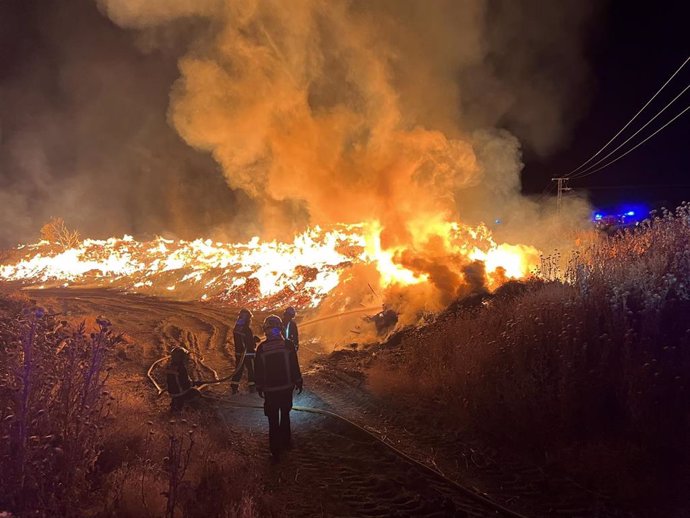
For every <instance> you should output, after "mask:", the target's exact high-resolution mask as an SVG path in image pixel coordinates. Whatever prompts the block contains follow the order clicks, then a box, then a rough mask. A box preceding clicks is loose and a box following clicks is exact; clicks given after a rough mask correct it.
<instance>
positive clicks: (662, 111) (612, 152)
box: [570, 85, 690, 180]
mask: <svg viewBox="0 0 690 518" xmlns="http://www.w3.org/2000/svg"><path fill="white" fill-rule="evenodd" d="M689 88H690V85H688V86H686V87H685V88H684V89H683V91H682V92H680V93H679V94H678V95H676V96H675V97H674V98H673V99H672V100H671V102H669V103H668V104H667V105H666V106H664V107H663V108H662V109H661V110H659V111H658V112H657V114H656V115H654V117H652V118H651V119H649V120H648V121H647V122H646V123H645V124H644V126H642V127H641V128H640V129H638V130H637V131H636V132H635V133H633V134H632V135H630V136H629V137H628V138H627V139H626V140H625V141H624V142H623V143H622V144H620V145H619V146H618V147H617V148H615V149H614V150H613V151H610V152H609V153H608V154H607V155H606V156H604V157H602V158H600V159H599V160H597V161H596V162H594V163H593V164H592V165H590V166H588V167H586V168H585V169H583V170H582V171H580V172H579V173H577V174H575V175H573V176H571V177H570V179H571V180H574V179H576V178H581V177H583V176H586V174H587V172H588V171H590V170H591V169H592V168H594V167H596V166H598V165H599V164H601V163H602V162H604V161H605V160H606V159H607V158H609V157H610V156H611V155H613V154H614V153H615V152H616V151H618V150H619V149H620V148H622V147H623V146H625V145H626V144H627V143H628V142H630V141H631V140H632V139H633V138H635V137H636V136H637V135H639V133H640V132H641V131H642V130H644V129H645V128H646V127H647V126H649V125H650V124H651V123H652V122H653V121H654V120H655V119H656V118H657V117H658V116H659V115H661V114H662V113H664V112H665V111H666V109H667V108H668V107H669V106H671V105H672V104H673V103H674V102H676V101H677V100H678V99H679V98H680V97H681V96H682V95H683V94H684V93H685V92H686V91H687V90H688V89H689Z"/></svg>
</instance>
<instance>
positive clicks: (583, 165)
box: [563, 56, 690, 177]
mask: <svg viewBox="0 0 690 518" xmlns="http://www.w3.org/2000/svg"><path fill="white" fill-rule="evenodd" d="M688 61H690V56H689V57H687V58H686V59H685V61H683V63H682V64H681V65H680V66H679V67H678V68H677V69H676V71H675V72H674V73H673V74H671V77H669V78H668V79H667V80H666V82H665V83H664V84H663V85H662V86H661V88H659V89H658V90H657V91H656V93H655V94H654V95H653V96H652V97H651V99H649V100H648V101H647V102H646V103H645V105H644V106H642V108H640V110H639V111H638V112H637V113H636V114H635V115H634V116H633V118H632V119H630V120H629V121H628V122H627V123H626V124H625V126H623V127H622V128H621V129H620V130H619V131H618V133H616V134H615V135H614V136H613V137H612V138H611V140H609V141H608V142H607V143H606V144H604V145H603V146H602V147H601V149H599V151H597V152H596V153H594V154H593V155H592V156H591V157H589V158H588V159H587V160H585V161H584V162H583V163H582V164H580V165H579V166H578V167H576V168H575V169H573V170H572V171H570V172H569V173H567V174H565V175H563V176H564V177H569V176H571V175H573V174H574V173H576V172H578V171H580V170H581V169H582V168H583V167H585V166H586V165H587V164H589V163H590V162H591V161H592V160H594V159H595V158H596V157H597V156H599V154H600V153H601V152H602V151H604V150H605V149H606V148H607V147H609V145H611V143H612V142H613V141H614V140H616V139H617V138H618V136H619V135H620V134H621V133H623V132H624V131H625V130H626V129H627V127H628V126H630V124H632V123H633V121H634V120H635V119H637V117H638V116H639V115H640V114H641V113H642V112H643V111H644V110H645V108H647V106H649V105H650V104H651V103H652V101H654V99H656V97H657V96H658V95H659V94H660V93H661V91H662V90H663V89H664V88H666V86H667V85H668V84H669V83H670V82H671V81H672V80H673V78H674V77H676V75H678V73H679V72H680V71H681V70H682V69H683V67H685V65H686V64H687V63H688Z"/></svg>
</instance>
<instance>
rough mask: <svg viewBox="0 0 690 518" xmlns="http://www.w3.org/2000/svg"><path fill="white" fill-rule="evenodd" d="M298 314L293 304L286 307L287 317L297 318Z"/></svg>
mask: <svg viewBox="0 0 690 518" xmlns="http://www.w3.org/2000/svg"><path fill="white" fill-rule="evenodd" d="M296 314H297V312H296V311H295V308H293V307H292V306H289V307H287V308H285V316H286V317H288V318H295V315H296Z"/></svg>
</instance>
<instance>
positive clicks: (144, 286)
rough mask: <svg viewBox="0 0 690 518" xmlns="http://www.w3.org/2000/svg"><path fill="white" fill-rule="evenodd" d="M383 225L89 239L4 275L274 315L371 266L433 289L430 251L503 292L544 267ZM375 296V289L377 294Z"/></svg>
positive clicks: (528, 253)
mask: <svg viewBox="0 0 690 518" xmlns="http://www.w3.org/2000/svg"><path fill="white" fill-rule="evenodd" d="M383 230H384V229H383V228H382V226H381V225H380V224H379V223H378V222H370V223H365V224H357V225H340V226H337V227H335V228H331V229H328V230H325V229H321V228H320V227H314V228H311V229H309V230H307V231H306V232H304V233H302V234H300V235H298V236H297V237H296V238H295V239H294V241H293V242H292V243H281V242H277V241H269V242H266V241H263V242H262V241H261V240H260V239H259V238H258V237H255V238H253V239H252V240H250V241H249V242H247V243H232V244H231V243H221V242H214V241H211V240H203V239H197V240H194V241H173V240H169V239H164V238H161V237H159V238H156V239H154V240H152V241H136V240H135V239H133V238H132V237H131V236H124V237H122V238H110V239H106V240H93V239H86V240H84V241H82V242H81V243H80V244H79V246H77V247H74V248H69V249H64V248H60V247H58V246H56V245H55V244H52V243H49V242H47V241H40V242H38V243H36V244H31V245H20V246H18V247H17V248H16V249H15V250H14V251H13V252H11V253H10V254H8V257H7V258H6V260H5V264H4V265H0V278H3V279H5V280H8V281H20V282H22V283H25V284H32V285H38V286H41V287H43V286H98V287H104V286H105V287H113V288H117V289H124V290H128V291H133V292H138V293H148V294H156V295H165V294H168V295H175V296H176V297H179V298H183V299H201V300H209V299H221V300H225V301H227V302H230V303H236V304H250V305H253V306H254V307H257V308H269V307H271V306H272V305H274V304H275V303H277V302H281V303H284V302H287V301H289V302H291V303H293V304H296V305H299V306H301V307H315V306H317V305H318V304H319V303H320V302H321V301H322V300H323V299H324V297H326V296H327V295H328V294H329V293H330V292H331V291H332V290H333V289H334V288H335V287H336V286H337V285H338V284H339V283H340V281H341V275H342V274H343V272H344V271H346V270H347V269H348V268H351V267H353V266H355V265H361V264H364V265H370V266H372V267H374V268H375V270H376V273H377V277H378V289H380V290H383V291H385V290H386V289H387V288H390V287H393V286H397V287H405V286H409V285H415V284H420V283H424V282H429V274H428V273H425V272H424V271H423V270H420V269H419V268H416V267H415V266H414V264H415V262H414V261H410V260H409V259H406V257H409V256H411V255H412V256H414V251H415V250H416V249H417V247H420V248H425V249H428V248H429V243H433V242H434V241H437V243H436V244H435V245H434V247H435V248H436V249H438V250H439V253H442V255H443V257H444V258H445V261H446V262H448V261H450V262H451V263H453V264H455V265H456V266H457V271H461V266H462V265H466V264H469V263H472V262H474V261H481V263H483V264H484V275H485V280H484V281H485V282H484V284H485V285H486V286H487V287H488V288H490V289H493V288H496V287H497V286H498V285H500V284H501V283H503V282H505V281H506V280H508V279H516V278H522V277H525V276H526V275H528V274H529V273H530V271H531V270H532V269H533V268H534V266H535V265H536V261H537V259H538V252H537V250H536V249H534V248H532V247H530V246H524V245H508V244H497V243H496V242H495V241H494V240H493V238H492V237H491V234H490V232H489V230H488V229H487V228H486V227H485V226H479V227H476V228H470V227H467V226H464V225H461V224H459V223H455V222H447V221H443V220H441V219H439V220H438V221H426V223H424V224H422V223H419V224H416V225H414V224H410V225H409V228H408V230H409V231H410V235H411V236H412V242H411V243H409V245H407V246H405V247H402V246H396V247H393V248H385V247H384V246H383V245H382V239H381V238H382V232H383ZM372 289H373V288H372Z"/></svg>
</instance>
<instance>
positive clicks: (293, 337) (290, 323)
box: [283, 306, 299, 352]
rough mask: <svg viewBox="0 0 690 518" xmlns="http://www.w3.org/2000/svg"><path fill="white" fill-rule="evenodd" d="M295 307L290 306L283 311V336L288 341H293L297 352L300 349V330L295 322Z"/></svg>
mask: <svg viewBox="0 0 690 518" xmlns="http://www.w3.org/2000/svg"><path fill="white" fill-rule="evenodd" d="M295 314H296V312H295V308H293V307H292V306H290V307H288V308H287V309H286V310H285V312H284V313H283V336H284V337H285V340H287V341H288V342H292V345H293V347H294V348H295V352H297V351H299V330H298V329H297V322H295Z"/></svg>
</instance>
